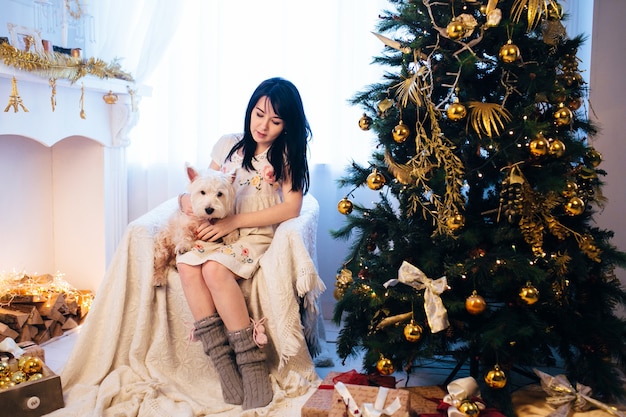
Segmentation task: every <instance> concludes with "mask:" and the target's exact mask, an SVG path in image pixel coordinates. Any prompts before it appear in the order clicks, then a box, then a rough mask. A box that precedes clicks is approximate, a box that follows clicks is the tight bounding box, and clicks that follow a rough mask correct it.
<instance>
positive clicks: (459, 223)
mask: <svg viewBox="0 0 626 417" xmlns="http://www.w3.org/2000/svg"><path fill="white" fill-rule="evenodd" d="M446 225H447V226H448V229H450V230H452V231H453V232H454V231H457V230H459V229H460V228H462V227H463V226H465V217H464V216H463V215H462V214H460V213H456V214H455V215H454V216H452V217H450V218H449V219H448V220H447V221H446Z"/></svg>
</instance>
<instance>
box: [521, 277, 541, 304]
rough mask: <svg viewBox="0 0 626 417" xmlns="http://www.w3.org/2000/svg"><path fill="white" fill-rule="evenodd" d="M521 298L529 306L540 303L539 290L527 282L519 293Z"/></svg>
mask: <svg viewBox="0 0 626 417" xmlns="http://www.w3.org/2000/svg"><path fill="white" fill-rule="evenodd" d="M519 296H520V298H521V299H522V300H523V301H524V302H525V303H526V304H528V305H533V304H535V303H536V302H537V301H539V290H537V288H535V287H534V286H533V285H532V284H531V283H530V282H527V283H526V285H525V286H524V287H522V289H521V290H520V292H519Z"/></svg>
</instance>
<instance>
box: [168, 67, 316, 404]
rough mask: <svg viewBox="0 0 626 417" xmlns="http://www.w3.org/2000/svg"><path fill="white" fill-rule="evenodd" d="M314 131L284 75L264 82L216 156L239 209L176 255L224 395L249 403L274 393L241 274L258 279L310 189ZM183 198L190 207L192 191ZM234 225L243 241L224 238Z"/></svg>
mask: <svg viewBox="0 0 626 417" xmlns="http://www.w3.org/2000/svg"><path fill="white" fill-rule="evenodd" d="M310 137H311V129H310V127H309V124H308V122H307V119H306V116H305V114H304V108H303V105H302V99H301V97H300V93H299V92H298V90H297V88H296V87H295V86H294V85H293V84H292V83H291V82H289V81H287V80H284V79H282V78H271V79H268V80H266V81H263V82H262V83H261V84H260V85H259V86H258V87H257V89H256V90H255V91H254V93H253V94H252V97H251V98H250V101H249V103H248V107H247V110H246V114H245V123H244V133H243V134H242V135H226V136H223V137H222V138H220V140H219V141H218V142H217V144H216V145H215V147H214V149H213V152H212V155H211V156H212V162H211V165H210V167H211V168H212V169H216V170H221V171H223V172H234V174H235V179H234V184H235V187H236V189H237V197H236V208H235V213H236V214H234V215H232V216H229V217H226V218H224V219H221V220H219V221H216V222H214V223H213V224H211V223H204V224H203V225H201V226H200V227H199V228H198V230H197V235H198V239H199V240H201V241H203V242H205V243H203V244H201V245H200V247H198V248H196V249H193V250H191V251H190V252H187V253H184V254H180V255H178V257H177V268H178V272H179V274H180V279H181V282H182V286H183V291H184V294H185V298H186V300H187V303H188V304H189V307H190V310H191V313H192V315H193V317H194V320H195V325H194V327H195V330H194V335H195V337H196V338H198V339H200V340H201V341H202V343H203V347H204V351H205V352H206V354H207V355H208V356H209V357H210V358H211V360H212V362H213V364H214V366H215V368H216V369H217V371H218V374H219V375H220V382H221V386H222V393H223V396H224V400H225V401H226V402H227V403H229V404H241V405H242V408H243V409H250V408H256V407H263V406H266V405H267V404H269V403H270V402H271V401H272V397H273V392H272V386H271V383H270V380H269V370H268V367H267V364H266V362H265V354H264V353H263V351H262V349H260V347H259V345H260V344H261V343H257V342H258V340H255V338H254V336H255V333H256V331H255V330H256V327H257V326H258V323H255V322H254V321H253V320H252V319H251V318H250V316H249V313H248V309H247V306H246V302H245V299H244V296H243V293H242V292H241V289H240V287H239V284H238V282H237V281H238V280H239V279H250V278H252V276H253V275H254V273H255V271H256V270H257V268H258V262H259V259H260V257H261V256H262V255H263V253H265V251H266V250H267V248H268V246H269V244H270V243H271V241H272V237H273V235H274V230H275V228H276V227H277V226H278V224H280V223H281V222H283V221H285V220H288V219H291V218H293V217H296V216H298V215H299V214H300V209H301V207H302V197H303V195H304V194H305V193H306V192H307V191H308V188H309V169H308V163H307V151H308V147H307V142H308V140H309V139H310ZM179 201H180V204H181V209H182V210H183V211H184V212H190V211H191V203H190V199H189V196H188V195H186V194H183V195H182V196H181V198H180V200H179ZM235 229H239V233H240V238H239V240H238V241H237V242H235V243H234V244H232V245H225V244H221V243H219V239H220V238H222V237H223V236H226V235H227V234H228V233H230V232H232V231H233V230H235Z"/></svg>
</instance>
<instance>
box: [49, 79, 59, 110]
mask: <svg viewBox="0 0 626 417" xmlns="http://www.w3.org/2000/svg"><path fill="white" fill-rule="evenodd" d="M48 84H50V88H52V92H51V93H50V105H51V106H52V111H54V110H55V109H56V107H57V97H56V95H57V79H56V78H50V79H49V80H48Z"/></svg>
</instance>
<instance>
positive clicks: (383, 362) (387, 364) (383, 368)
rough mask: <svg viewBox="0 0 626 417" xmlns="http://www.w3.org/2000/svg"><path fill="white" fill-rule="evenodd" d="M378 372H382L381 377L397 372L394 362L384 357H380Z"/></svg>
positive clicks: (377, 364)
mask: <svg viewBox="0 0 626 417" xmlns="http://www.w3.org/2000/svg"><path fill="white" fill-rule="evenodd" d="M376 370H378V372H380V374H381V375H391V374H393V372H394V371H395V368H394V366H393V362H391V359H388V358H385V357H384V356H383V355H380V359H379V360H378V362H376Z"/></svg>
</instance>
